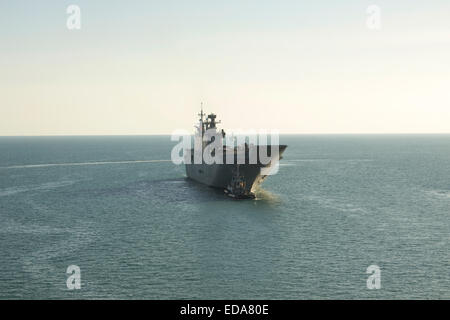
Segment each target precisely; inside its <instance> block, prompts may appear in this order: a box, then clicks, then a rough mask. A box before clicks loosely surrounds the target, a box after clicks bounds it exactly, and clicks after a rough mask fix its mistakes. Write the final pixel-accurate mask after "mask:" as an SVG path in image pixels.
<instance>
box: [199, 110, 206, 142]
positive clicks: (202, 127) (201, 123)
mask: <svg viewBox="0 0 450 320" xmlns="http://www.w3.org/2000/svg"><path fill="white" fill-rule="evenodd" d="M198 115H199V116H200V134H201V137H202V138H203V134H204V131H205V130H204V125H203V115H204V113H203V102H201V103H200V113H199V114H198Z"/></svg>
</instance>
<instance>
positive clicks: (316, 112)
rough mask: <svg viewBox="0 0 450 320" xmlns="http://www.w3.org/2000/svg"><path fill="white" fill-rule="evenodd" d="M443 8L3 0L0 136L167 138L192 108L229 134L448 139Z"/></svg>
mask: <svg viewBox="0 0 450 320" xmlns="http://www.w3.org/2000/svg"><path fill="white" fill-rule="evenodd" d="M70 4H76V5H78V6H79V7H80V8H81V29H80V30H68V29H67V27H66V20H67V17H68V14H67V13H66V8H67V7H68V6H69V5H70ZM372 4H376V5H377V6H379V8H380V9H381V20H380V21H381V29H380V30H371V29H369V28H368V27H367V25H366V20H367V18H368V13H367V12H366V9H367V7H368V6H369V5H372ZM449 13H450V2H449V1H448V0H445V1H440V0H434V1H407V0H398V1H387V0H384V1H356V0H355V1H345V2H340V1H331V0H327V1H308V2H307V1H298V0H293V1H274V0H272V1H265V0H258V1H256V0H255V1H247V0H240V1H237V0H231V1H211V0H210V1H206V0H205V1H100V0H97V1H87V0H73V1H61V0H49V1H24V0H15V1H8V2H7V1H2V2H1V3H0V135H90V134H92V135H97V134H98V135H110V134H117V135H122V134H167V133H168V134H170V133H171V132H172V131H173V130H175V129H187V130H192V129H193V125H194V122H195V121H196V120H197V113H198V112H199V108H200V103H201V102H203V103H204V106H205V107H204V108H205V110H206V111H207V112H215V113H216V114H217V115H218V118H219V119H221V120H222V124H223V127H224V128H230V129H239V128H242V129H250V128H252V129H256V130H258V129H268V130H270V129H279V130H280V131H281V133H449V132H450V60H449V59H450V14H449Z"/></svg>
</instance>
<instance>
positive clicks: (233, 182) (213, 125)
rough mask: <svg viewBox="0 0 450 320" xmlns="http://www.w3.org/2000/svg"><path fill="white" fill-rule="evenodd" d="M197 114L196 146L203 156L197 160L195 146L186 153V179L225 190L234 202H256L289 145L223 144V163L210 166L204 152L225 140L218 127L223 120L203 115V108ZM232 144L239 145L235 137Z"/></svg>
mask: <svg viewBox="0 0 450 320" xmlns="http://www.w3.org/2000/svg"><path fill="white" fill-rule="evenodd" d="M198 115H199V116H200V119H199V125H198V126H196V129H197V130H196V132H195V135H194V146H195V144H196V143H197V146H200V147H198V149H200V152H201V155H202V156H201V159H200V161H198V160H197V161H195V159H194V154H195V152H196V151H195V150H194V149H195V147H194V148H191V149H189V150H186V151H187V152H186V153H185V165H186V175H187V177H188V178H190V179H192V180H195V181H197V182H200V183H202V184H205V185H207V186H210V187H213V188H218V189H223V191H224V192H225V193H226V194H227V195H228V196H230V197H232V198H235V199H254V198H255V192H254V191H255V189H256V188H257V186H259V185H260V184H261V183H262V182H263V181H264V180H265V179H266V178H267V176H268V175H270V174H271V170H272V171H273V168H274V166H278V162H279V160H280V159H281V158H282V157H281V155H282V154H283V152H284V150H285V149H286V147H287V146H286V145H280V144H273V145H272V144H271V145H269V144H265V145H259V144H256V145H255V144H254V143H250V144H249V143H247V142H246V141H245V142H244V143H242V144H241V145H235V143H233V145H232V146H228V145H226V144H224V143H220V144H219V146H220V149H221V151H222V152H220V153H222V155H220V153H218V154H217V156H218V157H219V159H220V158H222V157H223V158H222V160H223V161H218V162H216V163H207V162H206V161H205V159H204V158H203V155H204V152H205V149H207V148H208V146H209V145H210V144H211V143H212V142H214V141H215V139H217V138H218V137H219V139H220V138H222V140H225V136H226V133H225V131H224V130H223V129H222V130H220V131H218V129H217V124H218V123H220V121H216V115H215V114H214V113H211V114H208V115H206V114H205V113H203V107H202V109H201V112H200V113H199V114H198ZM228 138H230V137H228ZM232 141H234V142H236V141H237V139H236V137H233V140H232ZM216 142H217V141H216ZM216 151H217V150H215V149H212V151H211V149H207V152H210V153H211V154H212V155H213V156H214V155H215V152H216ZM219 151H220V150H219ZM186 160H187V161H186ZM230 160H231V161H230ZM277 169H278V168H277Z"/></svg>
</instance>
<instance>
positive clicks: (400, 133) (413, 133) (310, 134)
mask: <svg viewBox="0 0 450 320" xmlns="http://www.w3.org/2000/svg"><path fill="white" fill-rule="evenodd" d="M171 135H172V134H171V133H152V134H42V135H0V138H13V137H24V138H31V137H127V136H128V137H149V136H171ZM192 135H194V133H193V134H192ZM294 135H296V136H300V135H305V136H306V135H309V136H312V135H450V132H338V133H335V132H330V133H324V132H319V133H280V136H294Z"/></svg>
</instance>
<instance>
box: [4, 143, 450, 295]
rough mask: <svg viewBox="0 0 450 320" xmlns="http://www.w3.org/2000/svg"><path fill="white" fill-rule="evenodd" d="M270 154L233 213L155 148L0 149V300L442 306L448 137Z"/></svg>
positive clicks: (446, 269)
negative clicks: (275, 162) (276, 165)
mask: <svg viewBox="0 0 450 320" xmlns="http://www.w3.org/2000/svg"><path fill="white" fill-rule="evenodd" d="M281 143H286V144H288V145H289V146H288V149H287V150H286V152H285V154H284V159H283V160H282V165H281V167H280V171H279V173H278V174H276V175H274V176H271V177H269V178H268V179H267V180H266V181H265V182H264V184H263V190H260V191H259V192H258V199H257V200H243V201H236V200H232V199H230V198H227V197H226V196H224V195H223V194H222V193H221V192H219V191H216V190H214V189H210V188H208V187H204V186H202V185H198V184H196V183H193V182H191V181H189V180H187V179H186V178H185V173H184V167H182V166H176V165H174V164H172V163H171V162H170V161H149V160H169V159H170V151H171V148H172V146H173V144H174V143H173V142H170V138H169V137H167V136H148V137H144V136H141V137H34V138H31V137H29V138H27V137H10V138H6V137H3V138H0V298H2V299H8V298H29V299H44V298H52V299H53V298H57V299H77V298H83V299H93V298H132V299H143V298H147V299H168V298H190V299H215V298H217V299H241V298H245V299H256V298H263V299H266V298H267V299H306V298H312V299H328V298H337V299H356V298H369V299H371V298H377V299H379V298H386V299H392V298H445V299H449V298H450V249H449V245H450V135H361V136H357V135H336V136H333V135H319V136H313V135H311V136H309V135H304V136H283V137H282V138H281ZM139 161H141V162H139ZM146 161H148V162H146ZM56 164H57V165H56ZM72 264H75V265H78V266H79V267H80V268H81V281H82V288H81V289H80V290H73V291H69V290H68V289H67V287H66V279H67V277H68V275H67V274H66V268H67V267H68V266H69V265H72ZM372 264H376V265H378V266H380V268H381V289H379V290H368V289H367V287H366V280H367V277H368V275H367V274H366V268H367V267H368V266H369V265H372Z"/></svg>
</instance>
